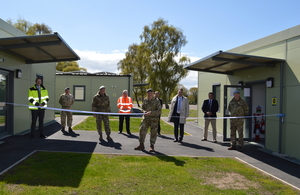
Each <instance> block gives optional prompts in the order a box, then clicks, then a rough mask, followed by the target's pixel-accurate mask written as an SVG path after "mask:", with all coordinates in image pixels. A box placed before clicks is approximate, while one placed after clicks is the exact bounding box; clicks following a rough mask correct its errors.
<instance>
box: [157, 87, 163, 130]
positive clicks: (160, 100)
mask: <svg viewBox="0 0 300 195" xmlns="http://www.w3.org/2000/svg"><path fill="white" fill-rule="evenodd" d="M159 95H160V94H159V92H158V91H155V97H156V98H157V99H158V101H159V102H160V106H161V108H162V105H163V102H162V99H160V98H159ZM160 117H161V114H159V115H158V127H157V135H161V134H160Z"/></svg>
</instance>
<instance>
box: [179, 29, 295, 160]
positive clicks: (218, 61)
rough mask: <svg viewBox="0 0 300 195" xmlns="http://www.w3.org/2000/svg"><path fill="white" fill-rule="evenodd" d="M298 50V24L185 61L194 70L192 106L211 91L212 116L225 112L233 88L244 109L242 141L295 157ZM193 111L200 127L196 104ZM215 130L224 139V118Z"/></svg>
mask: <svg viewBox="0 0 300 195" xmlns="http://www.w3.org/2000/svg"><path fill="white" fill-rule="evenodd" d="M299 53H300V25H298V26H295V27H293V28H289V29H286V30H284V31H281V32H278V33H275V34H273V35H270V36H267V37H264V38H262V39H259V40H256V41H253V42H250V43H248V44H245V45H241V46H238V47H236V48H233V49H231V50H228V51H226V52H223V51H218V52H216V53H213V54H211V55H209V56H207V57H205V58H202V59H200V60H198V61H196V62H194V63H191V64H189V65H187V66H185V68H186V69H189V70H194V71H199V72H198V87H199V91H198V108H201V106H202V102H203V100H205V99H207V95H208V93H209V92H210V91H212V92H214V94H215V99H217V100H218V101H219V104H220V109H219V113H218V117H227V116H230V113H229V112H228V110H227V109H228V103H229V102H230V100H231V99H232V98H233V91H234V90H236V89H238V90H240V93H241V97H242V98H243V99H244V100H246V102H247V103H248V105H249V108H250V113H249V115H248V117H249V118H247V119H245V125H244V138H245V140H246V141H255V142H257V143H259V144H260V145H262V146H263V147H264V148H265V149H267V150H270V151H271V152H277V153H283V154H288V155H289V156H291V157H295V158H297V159H300V153H299V151H298V148H300V142H299V141H298V139H299V137H300V131H299V129H300V120H299V115H298V114H297V112H298V111H299V108H300V104H299V102H298V101H297V99H298V98H299V97H300V82H299V81H300V55H299ZM254 115H256V116H257V117H253V116H254ZM198 116H199V120H198V125H199V126H203V121H204V119H203V117H201V116H203V113H202V111H201V109H199V110H198ZM251 116H252V117H251ZM257 124H258V125H257ZM217 130H218V132H219V133H222V134H223V140H224V141H229V140H230V134H229V133H230V127H229V119H226V118H225V119H217Z"/></svg>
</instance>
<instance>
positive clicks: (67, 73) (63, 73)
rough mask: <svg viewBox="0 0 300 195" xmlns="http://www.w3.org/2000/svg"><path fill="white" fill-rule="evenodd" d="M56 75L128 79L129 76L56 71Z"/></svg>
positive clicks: (109, 73) (108, 73)
mask: <svg viewBox="0 0 300 195" xmlns="http://www.w3.org/2000/svg"><path fill="white" fill-rule="evenodd" d="M56 75H73V76H120V77H128V76H129V77H130V76H131V75H119V74H116V73H111V72H95V73H90V72H85V71H81V70H80V71H72V72H62V71H56Z"/></svg>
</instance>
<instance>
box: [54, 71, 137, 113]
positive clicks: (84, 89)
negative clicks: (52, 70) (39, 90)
mask: <svg viewBox="0 0 300 195" xmlns="http://www.w3.org/2000/svg"><path fill="white" fill-rule="evenodd" d="M102 85H103V86H105V92H106V94H107V95H108V96H109V100H110V106H111V111H112V112H113V113H118V107H117V101H118V98H119V97H120V96H122V92H123V90H128V95H129V96H130V95H131V92H132V90H133V77H132V76H131V75H118V74H115V73H110V72H96V73H88V72H82V71H75V72H56V87H55V92H56V97H55V106H56V108H60V107H61V106H60V104H59V103H58V100H59V96H60V95H61V94H63V93H64V90H65V88H66V87H69V88H70V91H71V94H72V95H73V96H74V99H75V102H74V104H73V106H72V110H78V111H91V105H92V99H93V97H94V96H95V95H96V94H97V93H98V92H99V88H100V86H102ZM80 113H81V112H77V114H80Z"/></svg>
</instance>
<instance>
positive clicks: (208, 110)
mask: <svg viewBox="0 0 300 195" xmlns="http://www.w3.org/2000/svg"><path fill="white" fill-rule="evenodd" d="M208 98H209V99H207V100H204V102H203V104H202V111H203V113H204V118H205V121H204V131H203V139H202V140H201V141H207V133H208V126H209V123H211V126H212V131H213V142H214V143H217V128H216V119H215V118H214V117H217V112H218V110H219V103H218V101H217V100H215V99H214V94H213V93H212V92H210V93H208Z"/></svg>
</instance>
